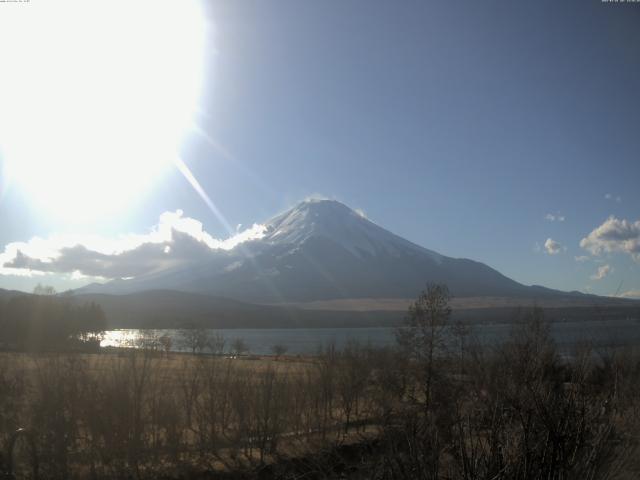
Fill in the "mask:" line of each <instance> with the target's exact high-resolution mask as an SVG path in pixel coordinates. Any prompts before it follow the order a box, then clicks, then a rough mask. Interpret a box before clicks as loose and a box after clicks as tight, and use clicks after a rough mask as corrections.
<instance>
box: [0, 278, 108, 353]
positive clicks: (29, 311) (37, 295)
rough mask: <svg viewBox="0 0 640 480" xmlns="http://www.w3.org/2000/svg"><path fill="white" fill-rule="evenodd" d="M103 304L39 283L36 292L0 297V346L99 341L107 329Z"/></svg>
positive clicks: (53, 345)
mask: <svg viewBox="0 0 640 480" xmlns="http://www.w3.org/2000/svg"><path fill="white" fill-rule="evenodd" d="M106 327H107V321H106V317H105V315H104V312H103V311H102V308H101V307H100V306H99V305H97V304H95V303H93V302H92V303H84V304H79V303H77V302H74V301H73V299H72V298H70V297H68V296H57V295H56V294H55V290H53V289H52V288H51V287H42V286H40V285H39V286H38V287H36V289H35V290H34V294H33V295H17V296H14V297H11V298H9V299H8V300H5V301H2V300H1V299H0V347H1V348H3V349H13V350H46V349H50V348H60V347H69V346H73V345H82V344H84V345H86V344H89V343H97V341H98V338H99V336H100V335H101V334H102V333H103V332H104V331H105V330H106Z"/></svg>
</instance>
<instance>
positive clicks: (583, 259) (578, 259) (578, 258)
mask: <svg viewBox="0 0 640 480" xmlns="http://www.w3.org/2000/svg"><path fill="white" fill-rule="evenodd" d="M573 258H574V259H575V261H576V262H581V263H582V262H587V261H588V260H589V256H588V255H579V256H576V257H573Z"/></svg>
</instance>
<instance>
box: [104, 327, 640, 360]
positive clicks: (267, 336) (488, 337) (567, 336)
mask: <svg viewBox="0 0 640 480" xmlns="http://www.w3.org/2000/svg"><path fill="white" fill-rule="evenodd" d="M472 328H473V335H475V336H476V338H477V339H478V340H479V341H480V343H482V344H483V345H495V344H498V343H500V342H502V341H504V340H505V339H507V338H508V336H509V333H510V332H511V330H512V328H513V326H512V325H511V324H489V325H475V326H473V327H472ZM211 333H212V334H220V335H222V336H223V337H224V338H225V340H226V345H227V347H226V348H227V349H228V348H229V346H230V345H231V343H232V342H233V341H234V340H235V339H238V338H241V339H242V340H244V342H245V344H246V345H247V346H248V348H249V351H250V352H251V353H252V354H256V355H265V354H270V353H271V348H272V347H273V346H274V345H284V346H286V347H287V353H288V354H292V355H308V354H313V353H316V352H317V349H318V347H319V346H320V345H328V344H331V343H333V344H335V345H336V347H338V348H341V347H343V346H344V345H345V344H346V343H347V342H349V341H351V340H355V341H358V342H360V343H363V344H370V345H372V346H379V347H380V346H387V345H393V344H394V343H395V336H394V329H393V328H389V327H373V328H286V329H276V328H274V329H251V328H246V329H217V330H212V331H211ZM551 334H552V336H553V338H554V340H555V341H556V343H557V344H558V346H559V348H560V350H561V351H563V352H570V351H571V349H572V347H573V346H575V345H576V344H578V343H581V342H585V341H587V342H591V343H593V344H594V345H596V346H616V347H619V346H640V320H635V319H617V320H606V321H588V322H562V323H553V324H552V325H551ZM163 335H168V336H169V337H171V338H172V350H173V351H184V350H186V349H185V348H184V346H183V345H182V343H183V342H182V337H181V333H180V331H179V330H133V329H132V330H110V331H107V332H106V334H105V337H104V339H103V341H102V343H101V346H103V347H136V346H139V345H140V341H141V339H144V338H159V337H161V336H163Z"/></svg>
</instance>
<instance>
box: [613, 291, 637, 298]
mask: <svg viewBox="0 0 640 480" xmlns="http://www.w3.org/2000/svg"><path fill="white" fill-rule="evenodd" d="M618 296H619V297H622V298H638V299H640V290H629V291H628V292H624V293H621V294H620V295H618Z"/></svg>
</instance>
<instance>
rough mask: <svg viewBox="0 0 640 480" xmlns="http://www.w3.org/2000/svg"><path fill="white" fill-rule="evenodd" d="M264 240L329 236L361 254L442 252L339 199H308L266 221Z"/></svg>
mask: <svg viewBox="0 0 640 480" xmlns="http://www.w3.org/2000/svg"><path fill="white" fill-rule="evenodd" d="M266 226H267V229H266V232H265V233H266V234H265V237H264V238H263V241H265V242H269V243H271V244H285V245H301V244H303V243H304V242H306V241H308V240H310V239H312V238H317V237H320V238H324V239H329V240H331V241H332V242H334V243H336V244H337V245H339V246H340V247H341V248H343V249H345V250H347V251H349V252H350V253H352V254H353V255H355V256H357V257H366V256H377V255H391V256H394V255H395V256H401V255H402V254H403V253H408V252H421V253H428V254H429V255H431V256H432V258H433V259H434V260H435V261H439V260H440V259H441V258H442V256H441V255H439V254H437V253H436V252H432V251H430V250H427V249H425V248H422V247H419V246H418V245H415V244H413V243H411V242H409V241H407V240H405V239H403V238H401V237H398V236H397V235H394V234H393V233H391V232H389V231H388V230H385V229H384V228H381V227H379V226H378V225H376V224H375V223H373V222H371V221H370V220H368V219H367V218H366V217H365V216H364V215H363V214H361V213H359V212H356V211H355V210H352V209H351V208H349V207H347V206H346V205H344V204H343V203H340V202H338V201H336V200H305V201H304V202H302V203H300V204H299V205H297V206H296V207H295V208H292V209H291V210H289V211H287V212H285V213H283V214H281V215H278V216H277V217H275V218H273V219H271V220H270V221H269V222H267V224H266Z"/></svg>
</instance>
